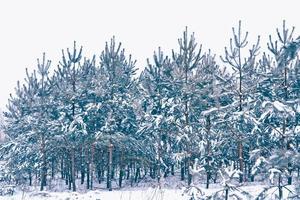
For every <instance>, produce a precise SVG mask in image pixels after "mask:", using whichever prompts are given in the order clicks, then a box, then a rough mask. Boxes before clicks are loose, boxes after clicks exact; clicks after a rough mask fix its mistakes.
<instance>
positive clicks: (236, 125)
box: [221, 21, 260, 182]
mask: <svg viewBox="0 0 300 200" xmlns="http://www.w3.org/2000/svg"><path fill="white" fill-rule="evenodd" d="M232 31H233V38H231V39H230V44H229V48H228V47H225V55H224V57H221V59H222V60H223V62H224V63H225V64H228V65H229V67H231V69H232V70H233V78H234V79H235V80H233V81H234V82H235V88H233V91H232V94H231V97H232V98H233V99H234V101H233V102H232V103H231V110H230V111H229V110H228V115H227V117H226V118H227V120H226V122H227V124H228V126H227V130H228V131H229V132H231V133H232V137H233V138H234V139H235V140H236V141H237V144H236V146H237V148H236V151H237V154H236V155H237V156H236V157H237V161H238V162H237V165H238V168H239V170H240V171H241V172H242V173H241V175H240V182H242V181H243V179H244V178H243V177H245V176H244V171H245V170H244V169H245V162H246V160H245V155H246V153H247V152H245V150H246V148H247V146H248V143H249V139H250V137H252V136H251V132H252V131H251V130H252V129H253V128H254V127H256V126H255V121H256V120H255V115H254V113H253V103H254V101H255V98H254V96H253V94H255V89H256V82H257V80H258V78H259V77H258V76H257V75H256V66H257V63H256V57H257V55H258V53H259V49H260V46H259V41H260V37H259V36H258V39H257V42H256V43H255V44H254V45H253V46H252V47H250V48H249V55H247V56H246V54H247V52H245V50H246V48H247V45H248V32H246V33H245V35H243V33H242V27H241V21H239V25H238V28H237V30H236V29H235V28H232ZM234 142H235V141H234Z"/></svg>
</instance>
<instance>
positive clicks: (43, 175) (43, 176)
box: [40, 133, 47, 191]
mask: <svg viewBox="0 0 300 200" xmlns="http://www.w3.org/2000/svg"><path fill="white" fill-rule="evenodd" d="M41 140H42V144H41V154H42V172H41V188H40V190H41V191H43V190H44V187H45V186H46V176H47V163H46V152H45V135H44V133H42V138H41Z"/></svg>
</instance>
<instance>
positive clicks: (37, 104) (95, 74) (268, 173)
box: [0, 21, 300, 199]
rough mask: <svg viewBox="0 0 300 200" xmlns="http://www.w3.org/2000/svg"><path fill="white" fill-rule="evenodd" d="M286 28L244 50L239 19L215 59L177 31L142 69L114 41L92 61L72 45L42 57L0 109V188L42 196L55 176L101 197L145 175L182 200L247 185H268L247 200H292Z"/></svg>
mask: <svg viewBox="0 0 300 200" xmlns="http://www.w3.org/2000/svg"><path fill="white" fill-rule="evenodd" d="M243 27H244V26H243ZM294 29H295V28H294V27H287V26H286V23H285V21H283V24H282V26H281V27H280V28H277V29H276V28H275V29H274V33H272V34H271V35H270V36H269V37H268V40H267V41H261V37H260V36H257V40H256V41H255V42H254V43H251V42H250V41H249V40H248V32H247V31H245V30H244V29H243V28H242V23H241V21H239V22H238V24H237V26H236V27H234V28H232V37H231V38H229V39H228V46H227V47H225V48H224V52H223V54H222V55H216V54H214V53H213V52H212V51H211V50H207V51H206V52H204V50H203V49H204V48H202V45H201V43H200V41H199V42H198V39H196V38H195V35H194V33H191V32H189V30H188V28H186V29H185V30H184V31H183V34H182V36H181V37H180V38H179V39H178V41H177V43H178V48H177V49H173V50H172V53H171V54H170V55H166V54H165V53H164V51H163V48H162V47H158V49H157V50H156V51H155V52H154V54H153V55H149V57H150V58H149V59H147V65H146V66H137V64H136V60H135V59H134V56H132V55H131V54H127V51H126V52H125V50H124V48H123V46H122V45H121V43H119V42H118V41H117V39H116V38H115V37H112V39H111V40H110V41H108V42H107V43H106V44H105V47H104V49H103V50H101V51H102V52H101V53H100V54H95V55H94V56H93V57H86V56H85V55H84V49H83V47H82V46H80V45H78V43H77V42H74V44H73V46H72V45H71V47H70V48H67V49H63V50H62V53H61V60H60V61H59V62H58V63H52V62H51V60H48V58H47V57H46V54H45V53H44V54H42V56H41V58H39V59H37V66H36V69H35V70H34V71H29V70H27V69H26V76H25V77H26V78H25V79H24V80H23V81H18V83H17V85H16V87H15V89H14V90H12V93H11V95H10V98H9V99H8V102H7V106H6V109H5V111H4V112H3V115H4V123H3V125H2V127H1V128H2V129H3V132H4V133H5V137H6V139H5V141H4V142H2V143H1V144H0V162H1V163H3V164H2V165H0V167H1V168H0V184H1V183H3V182H6V183H8V182H9V183H14V184H16V185H28V186H31V185H33V184H34V183H38V185H39V188H40V190H41V191H43V190H48V185H49V182H51V181H53V180H61V181H63V183H64V185H65V187H66V190H70V191H76V190H78V185H84V187H85V188H86V189H87V190H94V189H97V188H95V185H96V184H97V185H99V184H100V185H101V184H102V185H103V186H104V187H105V188H106V189H107V190H109V191H111V190H115V189H118V188H124V187H131V186H137V185H138V183H140V182H143V181H144V180H146V179H147V180H152V181H153V183H155V184H156V186H157V187H159V188H163V187H167V186H165V184H164V181H163V180H165V179H167V178H169V177H173V179H172V180H174V181H178V182H182V183H183V184H184V185H185V186H186V187H187V192H190V191H191V190H193V189H195V188H196V190H197V191H198V190H199V191H201V188H210V187H211V184H216V183H219V184H221V185H222V184H223V186H222V188H223V189H222V192H216V193H215V194H213V195H212V196H210V197H209V198H210V199H231V198H230V193H231V192H232V191H234V190H238V187H240V186H241V185H243V184H246V183H249V182H267V183H268V187H267V188H266V189H264V190H263V191H262V192H261V193H260V194H259V196H258V197H257V199H269V198H268V197H267V195H269V194H268V190H270V189H272V188H275V189H276V192H275V194H276V195H277V197H278V199H283V195H284V193H285V192H286V191H288V193H291V194H290V196H289V197H290V198H294V199H300V196H298V195H300V188H297V185H299V182H298V179H299V176H300V153H299V152H300V151H299V150H300V144H299V142H300V125H299V120H300V99H299V97H300V96H299V95H300V60H299V50H300V37H298V36H297V35H296V36H295V34H294ZM174 42H176V41H174ZM264 46H266V48H265V49H264V48H263V47H264ZM205 48H207V47H205ZM207 49H209V48H207ZM139 72H140V73H139ZM225 176H227V178H224V177H225ZM197 177H198V178H197ZM222 180H223V181H222ZM291 185H294V186H295V187H296V190H295V191H296V192H293V191H291V190H290V189H289V188H290V187H289V186H291ZM196 190H193V191H196ZM297 191H298V192H297ZM242 193H243V195H247V194H246V193H247V191H243V192H242ZM193 198H194V199H202V198H201V195H200V197H198V198H196V197H194V196H193ZM232 198H233V197H232ZM191 199H192V198H191Z"/></svg>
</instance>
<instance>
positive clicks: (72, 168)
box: [71, 147, 76, 192]
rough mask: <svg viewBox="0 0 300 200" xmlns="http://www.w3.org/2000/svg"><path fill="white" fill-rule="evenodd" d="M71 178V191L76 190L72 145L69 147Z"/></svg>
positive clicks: (73, 149)
mask: <svg viewBox="0 0 300 200" xmlns="http://www.w3.org/2000/svg"><path fill="white" fill-rule="evenodd" d="M71 179H72V186H73V191H74V192H75V191H76V183H75V182H76V180H75V179H76V177H75V148H74V147H72V149H71Z"/></svg>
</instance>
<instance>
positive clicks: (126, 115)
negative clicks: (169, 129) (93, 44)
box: [96, 37, 139, 190]
mask: <svg viewBox="0 0 300 200" xmlns="http://www.w3.org/2000/svg"><path fill="white" fill-rule="evenodd" d="M135 63H136V61H134V60H132V58H131V55H129V57H128V58H127V57H126V56H125V50H124V49H121V43H117V42H116V41H115V38H114V37H113V38H112V39H111V41H110V43H106V46H105V49H104V51H103V52H102V53H101V56H100V72H101V73H102V75H103V76H105V77H107V78H106V79H105V80H103V81H105V82H104V83H103V84H104V86H103V87H104V90H105V92H104V93H105V99H104V102H103V106H102V109H103V110H104V112H105V122H104V126H103V127H101V129H100V131H99V132H98V134H97V135H96V139H97V140H98V141H101V143H102V144H105V146H108V147H109V148H108V151H109V152H110V156H109V159H108V160H109V165H108V172H107V187H108V188H109V190H112V185H111V179H112V174H113V173H112V170H113V169H112V164H113V163H112V160H111V159H112V157H116V156H114V155H112V147H113V149H114V152H118V155H119V160H120V161H121V160H122V159H123V157H124V156H123V155H122V153H121V152H123V151H131V152H132V155H128V157H130V156H132V157H134V154H136V152H138V151H139V148H136V147H138V145H136V143H137V142H136V139H135V134H136V132H137V128H138V125H137V120H136V113H135V105H134V99H135V93H134V91H135V88H136V82H135V80H133V76H134V74H135V71H136V69H135ZM100 81H101V80H100ZM134 148H136V149H134ZM132 160H134V158H132ZM122 162H124V161H122ZM123 167H124V164H121V165H120V177H119V183H120V186H121V184H122V181H121V180H122V179H123V170H124V169H123ZM137 174H138V173H137ZM138 176H139V175H138Z"/></svg>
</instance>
